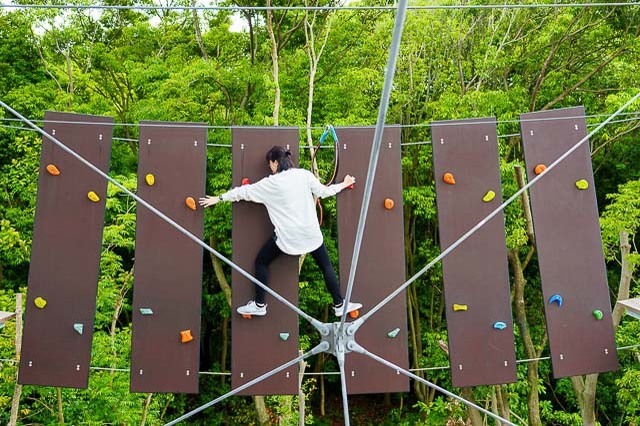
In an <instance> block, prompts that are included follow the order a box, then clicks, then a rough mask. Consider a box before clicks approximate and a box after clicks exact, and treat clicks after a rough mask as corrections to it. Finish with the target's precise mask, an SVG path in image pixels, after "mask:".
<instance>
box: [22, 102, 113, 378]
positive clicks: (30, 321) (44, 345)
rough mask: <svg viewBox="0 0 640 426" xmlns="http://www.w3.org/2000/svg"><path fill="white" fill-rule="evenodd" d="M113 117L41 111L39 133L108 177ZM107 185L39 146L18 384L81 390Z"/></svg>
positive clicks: (48, 145)
mask: <svg viewBox="0 0 640 426" xmlns="http://www.w3.org/2000/svg"><path fill="white" fill-rule="evenodd" d="M112 126H113V119H112V118H111V117H97V116H90V115H81V114H71V113H60V112H52V111H47V112H46V114H45V125H44V130H45V131H46V132H47V133H48V134H50V135H52V136H53V137H55V138H56V139H57V140H58V141H60V142H61V143H63V144H64V145H65V146H67V147H69V148H70V149H72V150H74V151H75V152H77V153H78V154H79V155H81V156H82V157H83V158H85V159H86V160H88V161H89V162H91V163H92V164H94V165H95V166H97V167H98V168H99V169H100V170H102V171H104V172H106V173H108V170H109V159H110V157H111V137H112V132H113V127H112ZM106 192H107V181H106V180H105V179H104V178H102V177H101V176H99V175H98V174H96V173H95V172H94V171H92V170H91V169H89V168H88V167H86V166H85V165H84V164H82V163H81V162H79V161H78V160H77V159H76V158H74V157H72V156H71V155H69V154H68V153H67V152H65V151H63V150H62V149H61V148H59V147H58V146H57V145H55V144H54V143H53V142H52V141H51V140H49V138H47V137H43V139H42V152H41V157H40V169H39V176H38V194H37V199H36V214H35V223H34V229H33V245H32V250H31V262H30V266H29V283H28V286H29V291H28V295H27V304H26V309H25V323H24V330H23V337H22V355H21V359H20V367H19V375H18V382H19V383H20V384H33V385H43V386H63V387H75V388H86V387H87V385H88V380H89V362H90V359H91V342H92V338H93V323H94V317H95V305H96V292H97V284H98V276H99V273H100V251H101V244H102V229H103V224H104V209H105V200H106V198H107V196H106Z"/></svg>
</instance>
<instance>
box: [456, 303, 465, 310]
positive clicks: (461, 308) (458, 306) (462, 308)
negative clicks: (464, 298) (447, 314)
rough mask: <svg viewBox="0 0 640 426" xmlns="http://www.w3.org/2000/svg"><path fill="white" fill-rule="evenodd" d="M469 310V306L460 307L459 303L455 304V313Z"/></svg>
mask: <svg viewBox="0 0 640 426" xmlns="http://www.w3.org/2000/svg"><path fill="white" fill-rule="evenodd" d="M467 309H468V306H467V305H459V304H457V303H454V304H453V310H454V311H466V310H467Z"/></svg>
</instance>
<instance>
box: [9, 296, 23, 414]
mask: <svg viewBox="0 0 640 426" xmlns="http://www.w3.org/2000/svg"><path fill="white" fill-rule="evenodd" d="M21 352H22V293H16V360H18V361H20V353H21ZM21 394H22V385H21V384H19V383H18V369H16V384H15V386H14V388H13V399H12V400H11V415H10V416H9V426H15V425H16V423H17V421H18V409H19V408H20V395H21Z"/></svg>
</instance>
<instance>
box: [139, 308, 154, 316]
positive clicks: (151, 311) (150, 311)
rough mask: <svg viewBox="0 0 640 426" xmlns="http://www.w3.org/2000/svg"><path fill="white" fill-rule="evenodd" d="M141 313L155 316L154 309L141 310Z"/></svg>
mask: <svg viewBox="0 0 640 426" xmlns="http://www.w3.org/2000/svg"><path fill="white" fill-rule="evenodd" d="M140 313H141V314H142V315H153V309H151V308H140Z"/></svg>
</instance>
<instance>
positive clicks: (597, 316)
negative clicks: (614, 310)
mask: <svg viewBox="0 0 640 426" xmlns="http://www.w3.org/2000/svg"><path fill="white" fill-rule="evenodd" d="M593 316H594V317H595V319H597V320H598V321H600V320H601V319H602V317H603V316H604V315H603V313H602V311H601V310H600V309H596V310H595V311H593Z"/></svg>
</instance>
